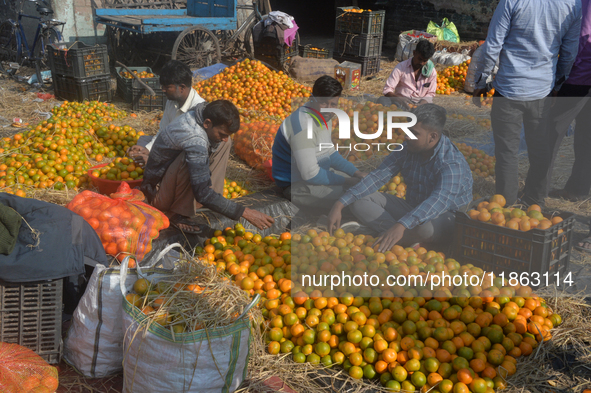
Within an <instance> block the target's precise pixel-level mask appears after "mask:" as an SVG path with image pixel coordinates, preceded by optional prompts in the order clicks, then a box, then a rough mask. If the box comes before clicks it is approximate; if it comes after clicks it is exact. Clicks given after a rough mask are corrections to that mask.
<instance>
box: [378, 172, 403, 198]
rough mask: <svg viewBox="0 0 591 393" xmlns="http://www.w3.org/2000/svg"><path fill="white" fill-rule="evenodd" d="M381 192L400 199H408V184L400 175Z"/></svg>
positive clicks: (391, 180)
mask: <svg viewBox="0 0 591 393" xmlns="http://www.w3.org/2000/svg"><path fill="white" fill-rule="evenodd" d="M380 191H381V192H385V193H386V194H391V195H396V196H397V197H398V198H402V199H406V184H405V183H404V178H403V177H402V176H401V175H400V173H399V174H398V175H396V176H394V177H393V178H392V179H390V181H389V182H388V183H387V184H384V185H383V186H382V187H381V188H380Z"/></svg>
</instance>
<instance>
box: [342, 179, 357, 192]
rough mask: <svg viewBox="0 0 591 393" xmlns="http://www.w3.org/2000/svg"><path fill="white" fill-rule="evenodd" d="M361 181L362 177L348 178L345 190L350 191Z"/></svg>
mask: <svg viewBox="0 0 591 393" xmlns="http://www.w3.org/2000/svg"><path fill="white" fill-rule="evenodd" d="M360 181H361V178H360V177H348V178H346V179H345V182H344V183H343V188H344V189H345V190H346V189H349V188H351V187H353V186H354V185H356V184H357V183H359V182H360Z"/></svg>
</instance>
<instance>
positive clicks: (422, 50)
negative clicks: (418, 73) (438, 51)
mask: <svg viewBox="0 0 591 393" xmlns="http://www.w3.org/2000/svg"><path fill="white" fill-rule="evenodd" d="M434 54H435V46H434V45H433V44H432V43H431V42H430V41H428V40H426V39H421V40H419V42H418V44H417V47H416V48H415V50H414V52H413V58H412V66H413V68H414V69H415V70H418V69H419V68H421V67H423V66H424V65H425V64H427V62H428V61H429V59H430V58H431V57H433V55H434Z"/></svg>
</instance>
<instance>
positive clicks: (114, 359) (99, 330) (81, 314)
mask: <svg viewBox="0 0 591 393" xmlns="http://www.w3.org/2000/svg"><path fill="white" fill-rule="evenodd" d="M175 248H180V244H178V243H175V244H171V245H169V246H168V247H166V248H165V249H164V250H162V252H161V253H160V254H159V255H157V256H155V257H154V258H153V259H150V260H147V261H144V264H143V268H142V269H141V271H142V274H143V275H144V276H145V277H148V278H149V279H154V277H161V276H165V275H167V274H169V273H170V271H171V269H172V268H173V267H174V260H175V259H176V258H170V257H168V255H169V253H171V252H172V253H174V251H171V250H173V249H175ZM160 264H162V265H163V266H164V267H165V268H166V269H156V268H154V266H157V265H160ZM132 272H135V271H132ZM121 273H122V270H121V267H120V266H116V267H106V266H103V265H97V266H96V268H95V269H94V272H93V273H92V276H91V277H90V281H89V282H88V286H87V288H86V292H84V296H82V299H81V300H80V303H79V304H78V307H77V308H76V311H75V312H74V315H73V320H72V326H71V327H70V329H69V330H68V334H67V336H66V338H65V339H64V360H65V361H66V362H67V363H68V364H70V365H72V366H73V367H74V368H75V369H76V370H77V371H78V372H79V373H81V374H83V375H84V376H86V377H90V378H102V377H105V376H107V375H112V374H116V373H118V372H121V370H122V367H123V366H122V363H123V349H122V348H123V322H122V321H121V311H122V306H121V299H122V295H121V285H122V284H123V286H124V287H128V286H133V284H134V283H135V282H136V281H137V279H138V276H137V274H132V273H130V272H129V271H127V270H126V273H125V275H124V276H122V274H121Z"/></svg>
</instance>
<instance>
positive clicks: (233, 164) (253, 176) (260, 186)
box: [226, 155, 274, 193]
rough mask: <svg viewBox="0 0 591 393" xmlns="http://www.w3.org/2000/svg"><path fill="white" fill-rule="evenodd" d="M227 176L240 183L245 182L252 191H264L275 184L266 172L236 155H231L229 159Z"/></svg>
mask: <svg viewBox="0 0 591 393" xmlns="http://www.w3.org/2000/svg"><path fill="white" fill-rule="evenodd" d="M226 178H228V179H229V180H232V181H235V182H236V183H238V184H244V186H245V187H246V189H247V190H248V191H249V192H250V193H254V192H259V191H263V190H266V189H269V188H271V187H273V186H274V183H273V181H272V180H271V179H269V177H268V176H267V174H266V173H264V172H262V171H258V170H256V169H254V168H252V167H250V166H248V165H247V164H245V163H244V162H243V161H242V160H240V159H239V158H238V157H236V156H235V155H232V156H230V160H229V161H228V167H227V168H226ZM243 188H244V187H243Z"/></svg>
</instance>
